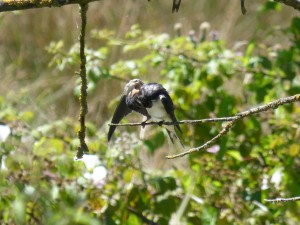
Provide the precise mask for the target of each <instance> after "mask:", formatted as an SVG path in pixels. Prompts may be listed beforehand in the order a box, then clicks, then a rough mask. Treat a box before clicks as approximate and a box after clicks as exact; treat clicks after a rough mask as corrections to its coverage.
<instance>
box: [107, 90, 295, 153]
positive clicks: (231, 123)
mask: <svg viewBox="0 0 300 225" xmlns="http://www.w3.org/2000/svg"><path fill="white" fill-rule="evenodd" d="M299 101H300V94H296V95H293V96H289V97H285V98H280V99H278V100H276V101H273V102H270V103H268V104H265V105H262V106H258V107H255V108H252V109H249V110H246V111H244V112H241V113H239V114H237V115H235V116H231V117H223V118H210V119H202V120H183V121H178V122H176V123H172V122H148V123H145V124H144V123H127V124H109V125H110V126H111V125H115V126H147V125H152V124H159V125H167V126H171V125H176V124H201V123H207V122H224V121H229V123H227V124H226V125H225V127H224V128H223V129H222V130H221V131H220V132H219V133H218V134H217V135H216V136H215V137H213V138H212V139H211V140H209V141H207V142H206V143H204V144H203V145H201V146H199V147H196V148H191V149H189V150H187V151H185V152H182V153H179V154H176V155H168V156H166V158H167V159H174V158H178V157H182V156H185V155H188V154H191V153H193V152H198V151H200V150H202V149H206V148H208V147H209V146H211V145H212V144H213V143H215V142H216V141H217V140H219V139H220V138H221V137H222V136H224V135H225V134H227V133H228V132H229V131H230V129H231V128H232V127H233V126H234V125H235V123H236V122H237V121H239V120H241V119H243V118H245V117H248V116H251V115H255V114H258V113H261V112H264V111H268V110H270V109H276V108H277V107H279V106H281V105H285V104H290V103H293V102H299Z"/></svg>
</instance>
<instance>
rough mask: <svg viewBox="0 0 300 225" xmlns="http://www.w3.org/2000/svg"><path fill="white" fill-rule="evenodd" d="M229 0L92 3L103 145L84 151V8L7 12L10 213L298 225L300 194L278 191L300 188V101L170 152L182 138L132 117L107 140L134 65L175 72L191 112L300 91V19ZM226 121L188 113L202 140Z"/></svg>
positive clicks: (180, 106)
mask: <svg viewBox="0 0 300 225" xmlns="http://www.w3.org/2000/svg"><path fill="white" fill-rule="evenodd" d="M229 2H230V3H228V2H226V3H222V2H221V3H220V1H201V2H197V3H194V2H192V1H189V2H188V1H186V2H183V3H182V4H183V5H182V7H181V9H180V12H179V13H178V14H171V13H166V12H169V11H170V2H169V1H161V2H159V3H157V2H155V3H154V2H150V3H147V2H142V1H141V2H139V3H137V2H134V1H132V2H131V1H127V3H126V4H125V3H124V5H122V4H120V5H118V6H116V4H115V3H113V2H112V1H110V2H108V1H107V2H105V1H103V2H100V3H97V4H96V3H93V4H91V5H90V11H89V14H88V37H87V43H88V46H87V49H86V53H87V59H88V61H87V63H88V64H87V72H88V81H89V99H88V101H89V114H88V123H87V144H88V146H89V148H90V153H91V155H87V156H85V157H84V159H83V160H81V161H74V156H75V152H76V148H77V145H78V140H77V138H76V132H77V130H78V127H79V124H78V121H77V117H78V112H79V108H78V100H77V98H78V91H79V79H78V77H77V76H76V75H75V74H74V71H75V70H78V67H79V66H78V65H79V57H78V50H79V49H78V47H79V46H78V44H76V42H77V36H78V29H77V28H76V25H77V24H79V23H80V20H79V18H78V9H77V7H64V8H63V9H55V10H54V9H51V10H50V9H39V10H34V11H31V10H30V11H24V12H21V13H7V14H1V18H0V21H1V23H0V29H1V30H3V31H5V32H0V33H1V34H0V41H1V46H0V52H1V56H0V67H1V71H2V72H1V90H0V120H1V122H2V123H3V124H2V125H0V134H1V135H0V136H1V139H0V140H1V142H0V146H1V152H0V158H1V173H0V189H1V192H0V193H1V197H0V198H1V201H0V209H1V210H0V212H1V214H0V221H1V224H18V225H19V224H130V225H135V224H205V225H206V224H210V225H213V224H298V223H299V216H298V215H299V214H300V212H299V202H291V203H284V204H268V203H265V202H264V199H265V198H276V197H292V196H299V195H300V193H299V192H300V182H299V176H298V174H299V169H300V161H299V151H300V145H299V137H300V125H299V124H300V123H299V116H300V107H299V104H291V105H288V106H284V107H279V108H278V109H276V110H274V111H270V112H266V113H264V114H261V115H259V116H256V117H250V118H246V119H245V120H243V121H241V122H239V123H238V124H237V125H236V126H235V127H234V129H233V130H232V131H231V132H230V133H229V135H227V136H226V137H223V138H222V139H221V140H220V141H219V142H218V143H217V144H216V145H214V146H212V147H211V148H209V149H207V150H206V151H201V152H198V153H195V154H192V155H190V156H188V157H184V158H179V159H176V160H166V159H165V158H164V156H165V155H167V154H174V153H178V152H180V151H181V150H180V149H176V148H174V147H173V146H169V145H168V142H167V141H166V138H165V135H164V133H163V131H162V129H161V127H158V126H153V127H151V128H148V130H147V139H145V140H141V139H140V138H139V128H118V129H117V132H116V133H115V135H114V139H113V141H112V142H111V143H109V144H108V143H107V142H106V133H107V129H108V126H107V123H108V122H109V120H110V116H111V114H112V112H113V111H114V108H115V107H116V105H117V103H118V99H119V96H120V94H121V92H122V88H123V86H124V84H125V83H126V81H127V80H129V79H131V78H134V77H139V78H141V79H143V80H144V81H146V82H150V81H156V82H160V83H162V84H163V85H164V86H165V87H166V88H167V89H168V90H169V92H170V94H171V96H172V99H173V101H174V103H175V105H176V115H177V117H178V119H180V120H181V119H199V118H209V117H224V116H230V115H233V114H236V113H238V112H240V111H243V110H246V109H248V108H251V107H253V106H257V105H261V104H264V103H267V102H270V101H272V100H275V99H277V98H280V97H284V96H289V95H293V94H296V93H300V76H299V68H300V56H299V55H300V54H299V53H300V52H299V49H300V48H299V47H300V42H299V37H300V18H299V17H297V16H296V13H295V12H294V11H292V10H291V9H287V7H283V6H281V5H279V4H276V3H273V2H265V3H264V4H261V3H260V1H253V2H252V3H251V4H250V3H248V4H249V5H247V9H248V14H247V15H246V16H241V15H240V11H239V1H229ZM135 8H139V11H138V12H137V11H134V10H133V9H135ZM105 9H107V10H105ZM102 11H103V12H102ZM119 15H122V16H121V17H120V16H119ZM37 18H39V20H38V19H37ZM151 18H153V19H151ZM154 18H155V19H154ZM157 18H158V19H157ZM282 18H285V19H284V20H283V19H282ZM16 20H18V22H17V23H16ZM204 21H208V22H209V23H204ZM137 22H138V23H139V24H137ZM178 22H180V25H178V24H177V25H176V29H175V30H174V28H173V26H174V25H175V23H178ZM199 26H201V29H200V30H199V29H198V27H199ZM192 29H194V30H195V31H194V32H193V31H191V30H192ZM140 120H141V118H139V117H137V116H136V115H131V116H129V117H128V119H126V120H124V122H125V121H140ZM6 124H7V125H8V126H9V127H10V128H11V133H10V135H9V136H8V137H6V136H7V135H5V132H7V125H6ZM221 127H222V124H202V125H194V126H192V125H184V126H182V129H183V134H182V135H181V138H182V139H183V142H184V143H185V145H186V146H187V147H195V146H199V145H201V144H202V143H205V142H206V141H208V140H209V139H210V138H212V137H213V136H214V135H216V134H217V133H218V131H219V130H220V129H221Z"/></svg>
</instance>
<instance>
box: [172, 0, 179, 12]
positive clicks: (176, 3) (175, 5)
mask: <svg viewBox="0 0 300 225" xmlns="http://www.w3.org/2000/svg"><path fill="white" fill-rule="evenodd" d="M180 3H181V0H173V7H172V12H173V13H174V12H178V10H179V7H180Z"/></svg>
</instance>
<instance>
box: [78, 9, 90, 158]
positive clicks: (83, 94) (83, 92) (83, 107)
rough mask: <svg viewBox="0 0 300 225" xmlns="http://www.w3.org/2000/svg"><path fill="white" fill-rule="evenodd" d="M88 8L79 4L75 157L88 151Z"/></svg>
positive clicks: (80, 156) (79, 156)
mask: <svg viewBox="0 0 300 225" xmlns="http://www.w3.org/2000/svg"><path fill="white" fill-rule="evenodd" d="M87 10H88V4H83V5H80V15H81V30H80V37H79V42H80V61H81V62H80V72H79V75H80V79H81V87H80V97H79V103H80V114H79V122H80V130H79V131H78V133H77V135H78V139H79V141H80V146H79V147H78V149H77V159H81V158H82V156H83V154H84V152H88V151H89V150H88V146H87V145H86V143H85V130H86V127H85V116H86V114H87V113H88V106H87V78H86V68H85V65H86V57H85V53H84V49H85V27H86V13H87Z"/></svg>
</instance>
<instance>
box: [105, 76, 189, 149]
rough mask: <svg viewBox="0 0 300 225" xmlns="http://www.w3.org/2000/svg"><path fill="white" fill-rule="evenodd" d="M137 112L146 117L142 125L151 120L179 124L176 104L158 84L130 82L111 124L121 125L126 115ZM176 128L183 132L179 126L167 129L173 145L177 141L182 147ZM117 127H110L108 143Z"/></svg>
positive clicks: (139, 81) (135, 80) (137, 80)
mask: <svg viewBox="0 0 300 225" xmlns="http://www.w3.org/2000/svg"><path fill="white" fill-rule="evenodd" d="M132 111H135V112H137V113H140V114H142V115H143V116H145V117H146V120H145V121H143V122H142V123H146V122H147V121H149V120H153V121H156V122H177V119H176V116H175V113H174V104H173V101H172V99H171V97H170V95H169V94H168V92H167V90H166V89H165V88H164V87H163V86H162V85H161V84H158V83H148V84H144V83H143V82H142V81H141V80H140V79H134V80H131V81H129V83H127V84H126V85H125V88H124V94H123V96H122V97H121V99H120V102H119V105H118V106H117V108H116V110H115V113H114V115H113V118H112V121H111V123H114V124H117V123H119V122H120V121H121V120H122V119H123V118H124V117H125V116H126V115H128V114H129V113H131V112H132ZM175 128H176V129H177V130H178V131H180V132H182V130H181V128H180V126H179V125H178V124H176V125H174V126H173V127H171V126H170V127H168V128H166V130H167V134H168V136H169V137H170V140H171V142H172V143H174V141H175V139H177V140H178V141H179V142H180V144H181V145H182V147H183V148H184V145H183V143H182V142H181V140H180V139H179V137H178V136H177V134H176V131H175ZM115 129H116V126H110V129H109V132H108V141H109V140H110V139H111V137H112V135H113V133H114V131H115Z"/></svg>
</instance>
